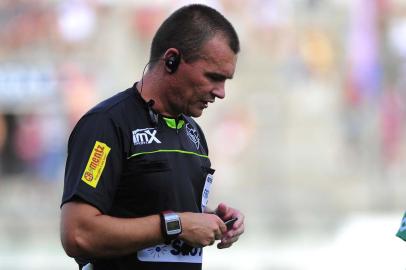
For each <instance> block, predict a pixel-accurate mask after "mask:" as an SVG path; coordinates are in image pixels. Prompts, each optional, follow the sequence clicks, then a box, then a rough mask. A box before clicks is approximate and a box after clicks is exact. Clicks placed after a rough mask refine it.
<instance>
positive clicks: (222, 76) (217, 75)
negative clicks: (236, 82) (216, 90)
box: [206, 72, 233, 81]
mask: <svg viewBox="0 0 406 270" xmlns="http://www.w3.org/2000/svg"><path fill="white" fill-rule="evenodd" d="M206 75H207V76H209V77H211V78H213V79H216V80H222V81H225V80H226V79H232V78H233V76H232V75H230V76H227V75H225V74H221V73H217V72H206Z"/></svg>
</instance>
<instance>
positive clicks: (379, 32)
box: [0, 0, 406, 270]
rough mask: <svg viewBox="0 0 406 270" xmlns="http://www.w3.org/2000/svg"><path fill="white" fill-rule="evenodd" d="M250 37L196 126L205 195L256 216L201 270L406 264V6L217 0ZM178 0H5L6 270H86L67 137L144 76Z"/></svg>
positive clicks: (2, 206)
mask: <svg viewBox="0 0 406 270" xmlns="http://www.w3.org/2000/svg"><path fill="white" fill-rule="evenodd" d="M197 2H203V3H206V4H208V5H211V6H213V7H215V8H217V9H219V10H220V11H222V12H223V13H224V14H225V15H226V17H228V18H229V19H230V20H231V21H232V22H233V24H234V25H235V27H236V29H237V31H238V32H239V34H240V39H241V43H242V51H241V54H240V56H239V62H238V66H237V71H236V74H235V78H234V79H233V80H232V81H230V82H229V83H228V85H227V98H226V99H225V100H223V101H221V102H217V103H215V104H213V105H211V106H210V108H209V110H207V111H206V112H205V114H204V115H203V117H201V118H199V119H198V122H199V123H200V124H201V125H202V126H203V128H204V130H205V131H206V136H207V139H208V142H209V146H210V149H211V157H212V161H213V164H214V167H215V168H216V170H217V171H216V174H215V183H214V190H213V193H212V197H211V199H210V202H211V204H212V205H215V204H216V203H218V202H220V201H224V202H228V203H229V204H231V205H234V206H235V207H238V208H240V209H241V210H242V211H244V212H245V214H246V219H247V220H246V233H245V235H244V236H243V237H242V238H241V240H240V242H239V243H238V244H236V245H235V246H234V247H233V248H231V249H228V250H217V249H215V248H214V247H210V248H207V249H206V250H205V254H206V255H205V265H204V269H206V270H223V269H241V270H242V269H244V270H247V269H248V270H251V269H253V270H254V269H255V270H257V269H258V270H265V269H272V270H306V269H309V270H310V269H312V270H314V269H369V270H372V269H376V270H378V269H379V270H381V269H403V270H404V269H406V257H405V243H404V242H403V241H402V240H400V239H398V238H396V237H395V233H396V231H397V230H398V228H399V226H400V221H401V218H402V216H403V212H404V211H405V210H406V207H405V199H406V181H405V179H406V166H405V161H406V134H405V123H406V122H405V120H406V119H405V116H406V111H405V104H406V2H405V1H403V0H295V1H293V0H253V1H248V0H217V1H216V0H213V1H197ZM187 3H191V1H181V0H167V1H157V0H148V1H146V0H142V1H141V0H118V1H114V0H66V1H57V0H37V1H32V0H31V1H30V0H2V1H1V2H0V25H1V27H0V269H5V270H9V269H76V266H75V264H74V262H73V260H72V259H70V258H68V257H67V256H66V255H65V254H64V251H63V249H62V247H61V245H60V243H59V231H58V230H59V213H60V212H59V203H60V198H61V192H62V186H63V170H64V161H65V158H66V143H67V139H68V135H69V133H70V131H71V129H72V127H73V125H74V124H75V122H76V121H77V120H78V118H79V117H80V116H81V115H82V114H83V113H84V112H85V111H86V110H87V109H89V108H90V107H91V106H93V105H94V104H96V103H97V102H98V101H101V100H102V99H104V98H106V97H108V96H111V95H113V94H114V93H116V92H118V91H121V90H124V89H126V88H127V87H129V86H131V85H132V84H133V83H134V82H135V81H137V80H139V79H140V78H141V72H142V69H143V67H144V66H145V64H146V63H147V62H148V54H149V45H150V40H151V37H152V35H153V33H154V31H155V29H156V28H157V26H158V25H159V23H160V22H161V21H162V20H163V19H164V18H165V17H166V16H167V15H168V14H169V13H170V12H171V11H173V10H174V9H176V8H177V7H179V6H181V5H183V4H187Z"/></svg>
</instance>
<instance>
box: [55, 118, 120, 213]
mask: <svg viewBox="0 0 406 270" xmlns="http://www.w3.org/2000/svg"><path fill="white" fill-rule="evenodd" d="M119 134H120V132H119V127H118V126H116V125H115V123H114V121H113V120H112V119H111V117H110V116H109V114H108V113H105V112H97V113H92V114H89V115H85V116H84V117H83V118H82V119H81V120H80V121H79V122H78V123H77V125H76V126H75V128H74V130H73V131H72V134H71V136H70V138H69V143H68V157H67V161H66V167H65V180H64V191H63V196H62V205H63V204H64V203H66V202H68V201H71V200H73V199H74V198H76V197H79V198H80V199H82V200H84V201H86V202H88V203H89V204H92V205H93V206H95V207H97V208H98V209H99V210H100V211H101V212H102V213H107V212H108V211H109V209H110V208H111V205H112V203H113V199H114V194H115V192H116V188H117V185H118V183H119V181H120V175H121V170H122V163H123V162H122V161H123V153H122V142H121V141H120V135H119Z"/></svg>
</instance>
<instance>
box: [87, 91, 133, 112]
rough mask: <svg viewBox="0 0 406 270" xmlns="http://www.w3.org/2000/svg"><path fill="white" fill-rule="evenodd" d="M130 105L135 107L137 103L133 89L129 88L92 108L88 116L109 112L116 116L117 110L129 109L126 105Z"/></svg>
mask: <svg viewBox="0 0 406 270" xmlns="http://www.w3.org/2000/svg"><path fill="white" fill-rule="evenodd" d="M128 103H132V104H131V105H134V104H135V103H136V98H135V94H134V89H133V88H128V89H127V90H124V91H122V92H120V93H117V94H115V95H114V96H112V97H110V98H107V99H105V100H103V101H101V102H100V103H98V104H97V105H96V106H94V107H93V108H91V109H90V110H89V111H88V112H87V113H86V114H93V113H97V112H109V113H113V114H114V113H116V111H117V110H122V107H124V108H125V107H127V106H126V104H128ZM130 107H136V106H130Z"/></svg>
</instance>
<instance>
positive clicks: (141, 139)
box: [133, 128, 161, 145]
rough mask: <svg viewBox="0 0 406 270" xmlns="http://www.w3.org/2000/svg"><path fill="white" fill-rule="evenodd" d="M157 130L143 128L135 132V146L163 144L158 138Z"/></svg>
mask: <svg viewBox="0 0 406 270" xmlns="http://www.w3.org/2000/svg"><path fill="white" fill-rule="evenodd" d="M156 132H157V131H156V129H155V128H142V129H136V130H133V142H134V145H142V144H151V143H153V142H156V143H161V141H160V140H158V138H157V137H156Z"/></svg>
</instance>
